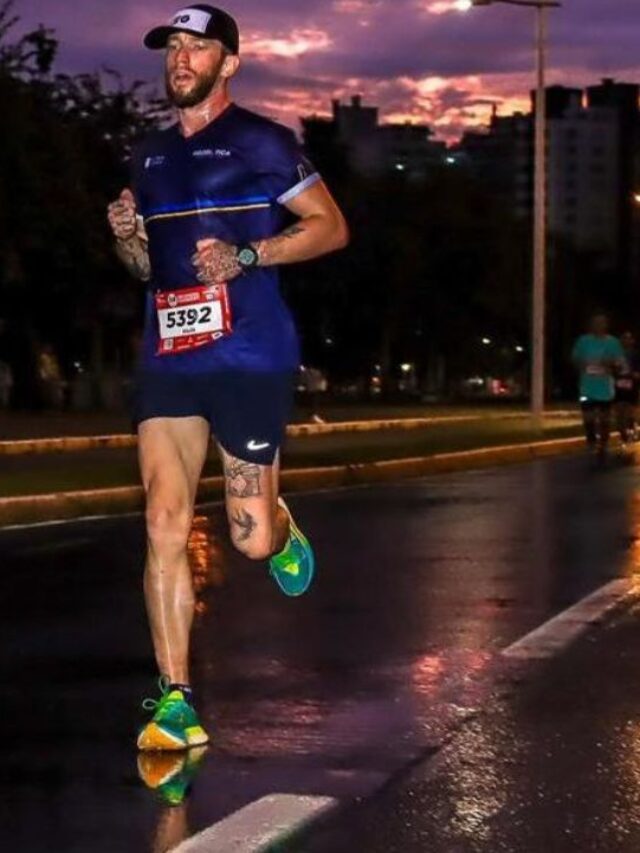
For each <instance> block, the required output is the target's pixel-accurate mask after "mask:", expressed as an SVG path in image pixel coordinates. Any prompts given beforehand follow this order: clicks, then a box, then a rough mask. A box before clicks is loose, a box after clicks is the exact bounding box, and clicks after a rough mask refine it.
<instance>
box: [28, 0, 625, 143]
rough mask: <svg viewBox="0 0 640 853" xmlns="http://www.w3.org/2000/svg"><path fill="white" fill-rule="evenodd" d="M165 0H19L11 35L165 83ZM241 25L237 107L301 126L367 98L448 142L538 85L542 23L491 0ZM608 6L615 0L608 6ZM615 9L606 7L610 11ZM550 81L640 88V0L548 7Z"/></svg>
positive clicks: (380, 6) (70, 57)
mask: <svg viewBox="0 0 640 853" xmlns="http://www.w3.org/2000/svg"><path fill="white" fill-rule="evenodd" d="M181 5H186V4H180V3H179V2H178V3H171V2H166V0H141V2H138V3H137V4H132V3H131V2H127V0H110V2H109V3H108V4H107V3H105V2H104V0H102V2H100V1H99V0H84V2H83V3H82V4H80V5H75V6H73V7H72V8H69V6H68V4H66V3H62V2H56V0H46V2H45V0H18V2H17V3H16V5H15V9H14V11H15V13H16V14H17V15H18V16H20V19H21V20H20V23H19V25H18V27H17V28H16V30H15V33H16V34H19V33H20V32H21V31H24V30H26V29H32V28H33V27H34V26H37V25H38V24H39V23H43V24H44V25H45V26H47V27H50V28H52V29H54V30H55V31H56V34H57V37H58V38H59V40H60V43H61V44H60V54H59V61H58V65H57V67H58V69H59V70H62V71H68V72H72V73H75V72H82V71H87V72H88V71H94V70H97V69H98V68H100V67H105V66H106V67H111V68H115V69H117V70H118V71H120V72H122V73H123V74H124V75H125V76H126V77H127V78H139V79H144V80H148V81H149V82H157V83H158V84H159V85H160V84H161V61H160V57H159V56H158V55H154V54H153V53H151V52H148V51H145V50H144V49H143V48H142V47H141V46H140V40H141V36H142V34H143V33H144V32H145V31H146V30H147V29H148V28H150V27H151V26H153V25H155V24H157V23H160V22H164V21H165V20H167V19H168V18H169V17H170V16H171V14H172V13H173V12H174V11H176V10H177V9H178V8H181ZM223 5H224V7H225V8H227V9H228V10H229V11H230V12H231V13H232V14H234V15H235V17H236V18H237V19H238V22H239V25H240V30H241V35H242V55H243V59H244V62H243V68H242V70H241V73H240V75H239V77H238V79H237V80H236V81H235V84H234V92H235V95H236V97H237V98H238V100H240V101H242V102H243V103H245V104H247V105H248V106H250V107H254V108H255V109H258V110H260V111H262V112H264V113H267V114H269V115H272V116H273V117H275V118H277V119H279V120H281V121H283V122H285V123H287V124H289V125H290V126H292V127H297V125H298V117H299V116H301V115H306V114H312V113H317V114H319V115H322V114H328V113H329V112H330V108H331V99H332V98H348V97H350V96H351V95H353V94H354V93H361V94H362V95H363V98H364V101H365V102H367V103H372V104H376V105H378V106H379V107H380V109H381V116H382V118H383V120H385V121H404V120H410V121H413V122H425V123H428V124H430V125H431V126H432V127H433V128H434V130H435V131H436V133H437V135H438V137H439V138H442V139H446V140H448V141H452V140H454V139H455V138H457V137H458V136H459V135H460V134H461V132H462V131H463V130H464V129H465V128H467V127H473V126H477V125H483V124H486V122H487V121H488V118H489V115H490V112H491V109H492V106H493V105H494V104H496V105H497V107H498V109H499V111H500V112H501V113H502V114H506V113H510V112H513V111H515V110H526V109H528V106H529V90H530V88H531V85H532V67H533V23H534V22H533V15H532V14H531V12H530V10H527V9H514V8H509V7H506V6H500V5H496V6H495V7H491V8H479V9H475V10H472V11H471V12H468V13H465V14H463V13H460V12H458V11H456V10H455V8H454V2H453V0H394V1H393V2H391V0H307V2H306V3H305V4H304V6H300V5H299V4H298V5H296V4H295V3H294V2H293V0H271V2H270V3H269V4H268V9H266V8H265V6H264V5H261V4H260V3H259V2H258V0H244V2H238V0H235V2H227V3H225V4H223ZM612 5H613V4H612ZM607 6H608V4H607ZM551 18H552V27H551V32H552V39H551V53H550V60H549V83H550V84H554V83H561V84H563V85H575V86H580V87H582V86H585V85H588V84H593V83H594V82H597V81H598V80H599V79H600V78H601V77H615V78H617V79H620V80H629V81H631V82H636V81H640V52H639V51H638V48H637V36H638V35H640V11H638V8H637V0H616V2H615V9H614V11H613V12H612V11H610V6H608V8H607V7H606V6H605V4H603V3H601V2H600V0H581V2H580V6H579V7H578V3H577V0H565V5H564V6H563V8H561V9H557V10H553V11H552V13H551Z"/></svg>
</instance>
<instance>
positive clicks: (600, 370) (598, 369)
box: [585, 363, 608, 376]
mask: <svg viewBox="0 0 640 853" xmlns="http://www.w3.org/2000/svg"><path fill="white" fill-rule="evenodd" d="M585 373H586V374H587V376H607V375H608V370H607V368H606V367H605V366H604V365H602V364H596V363H594V364H588V365H587V368H586V371H585Z"/></svg>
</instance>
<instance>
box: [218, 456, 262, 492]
mask: <svg viewBox="0 0 640 853" xmlns="http://www.w3.org/2000/svg"><path fill="white" fill-rule="evenodd" d="M224 473H225V476H226V480H227V494H229V495H232V496H233V497H234V498H255V497H259V496H260V495H261V494H262V490H261V488H260V466H259V465H255V464H254V463H253V462H244V461H243V460H242V459H235V458H234V457H228V458H227V459H226V460H225V465H224Z"/></svg>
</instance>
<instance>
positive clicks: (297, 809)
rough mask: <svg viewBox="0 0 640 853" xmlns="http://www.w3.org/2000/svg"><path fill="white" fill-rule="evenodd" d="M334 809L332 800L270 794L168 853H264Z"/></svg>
mask: <svg viewBox="0 0 640 853" xmlns="http://www.w3.org/2000/svg"><path fill="white" fill-rule="evenodd" d="M337 805H338V801H337V800H335V799H333V797H302V796H295V795H293V794H272V795H270V796H268V797H262V799H260V800H256V801H255V802H253V803H250V804H249V805H248V806H245V807H244V808H242V809H240V810H239V811H237V812H235V813H234V814H232V815H229V817H226V818H225V819H224V820H221V821H219V822H218V823H214V824H213V825H212V826H210V827H209V828H208V829H205V830H204V831H203V832H200V833H198V835H194V836H192V837H191V838H188V839H187V840H186V841H183V842H182V844H179V845H178V846H177V847H174V848H172V853H266V851H267V850H269V848H270V847H271V846H272V845H273V844H274V843H276V842H282V841H284V840H285V839H286V838H288V837H289V836H291V835H292V834H293V833H294V832H299V831H300V830H301V829H304V828H305V827H306V826H308V825H309V824H310V823H311V822H312V821H316V820H317V819H318V818H320V817H322V816H323V815H326V814H327V813H328V812H330V811H332V810H333V809H335V808H336V806H337Z"/></svg>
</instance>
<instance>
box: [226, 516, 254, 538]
mask: <svg viewBox="0 0 640 853" xmlns="http://www.w3.org/2000/svg"><path fill="white" fill-rule="evenodd" d="M231 523H232V524H235V525H236V527H237V530H238V532H237V534H236V535H237V538H238V540H239V541H240V542H246V541H247V539H250V538H251V534H252V533H253V532H254V530H255V529H256V527H257V526H258V522H257V521H256V520H255V518H254V517H253V516H252V515H251V513H250V512H247V511H246V509H238V510H236V511H235V512H234V513H233V515H232V516H231Z"/></svg>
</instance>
